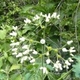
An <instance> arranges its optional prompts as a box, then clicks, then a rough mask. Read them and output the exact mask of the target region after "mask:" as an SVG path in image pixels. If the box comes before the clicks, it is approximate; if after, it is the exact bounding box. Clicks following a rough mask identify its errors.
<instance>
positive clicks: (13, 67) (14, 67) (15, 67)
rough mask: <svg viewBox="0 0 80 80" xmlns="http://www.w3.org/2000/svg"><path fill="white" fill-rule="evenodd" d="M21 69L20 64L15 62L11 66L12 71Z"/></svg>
mask: <svg viewBox="0 0 80 80" xmlns="http://www.w3.org/2000/svg"><path fill="white" fill-rule="evenodd" d="M17 69H20V64H13V65H12V66H11V68H10V71H13V70H17Z"/></svg>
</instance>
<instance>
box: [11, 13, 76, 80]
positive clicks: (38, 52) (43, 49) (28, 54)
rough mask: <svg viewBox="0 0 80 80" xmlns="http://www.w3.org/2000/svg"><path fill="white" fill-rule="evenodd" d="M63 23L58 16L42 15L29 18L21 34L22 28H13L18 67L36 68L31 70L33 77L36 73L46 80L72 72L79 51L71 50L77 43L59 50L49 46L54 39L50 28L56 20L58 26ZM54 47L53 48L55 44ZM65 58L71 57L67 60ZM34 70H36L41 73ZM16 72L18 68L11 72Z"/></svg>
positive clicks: (68, 44)
mask: <svg viewBox="0 0 80 80" xmlns="http://www.w3.org/2000/svg"><path fill="white" fill-rule="evenodd" d="M59 19H60V15H59V14H58V13H57V12H54V13H53V14H50V13H49V14H43V13H40V14H38V15H35V16H34V17H32V18H30V19H28V18H26V19H25V20H24V27H22V29H20V30H19V27H18V26H13V27H12V31H11V32H10V40H11V43H10V47H11V50H10V51H11V55H13V56H14V58H16V59H17V60H18V63H17V65H23V66H24V67H25V66H26V67H27V66H28V65H31V66H33V67H32V68H31V69H30V70H29V74H30V72H32V71H33V72H34V73H35V74H36V72H38V73H39V71H40V74H42V77H43V78H45V77H46V75H47V76H48V74H49V73H50V72H53V73H54V74H56V73H57V74H58V73H60V72H66V70H67V71H68V70H69V69H70V68H71V65H72V63H73V62H74V60H73V57H74V53H75V52H76V50H75V47H73V46H71V44H73V40H69V41H67V42H66V43H65V44H64V45H63V46H62V47H56V48H55V47H53V46H51V45H50V44H49V43H48V42H50V40H51V39H50V40H49V41H48V40H47V35H46V33H47V32H46V31H47V30H48V27H49V25H51V24H52V23H53V21H54V20H55V21H54V22H56V21H58V20H59ZM55 25H56V24H55ZM24 31H25V32H24ZM31 31H33V32H32V34H30V33H31ZM39 31H40V33H39ZM37 32H38V33H37ZM51 44H53V41H52V42H51ZM64 54H66V55H68V56H67V57H65V56H64ZM17 65H16V66H17ZM33 68H36V69H37V71H36V70H35V69H33ZM15 69H17V68H14V66H12V67H11V71H12V70H15ZM18 69H20V68H18ZM43 75H45V77H44V76H43ZM27 76H28V74H27ZM30 80H32V79H30Z"/></svg>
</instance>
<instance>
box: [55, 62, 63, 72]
mask: <svg viewBox="0 0 80 80" xmlns="http://www.w3.org/2000/svg"><path fill="white" fill-rule="evenodd" d="M54 68H55V70H56V71H58V70H62V64H61V63H60V62H59V61H56V63H55V64H54Z"/></svg>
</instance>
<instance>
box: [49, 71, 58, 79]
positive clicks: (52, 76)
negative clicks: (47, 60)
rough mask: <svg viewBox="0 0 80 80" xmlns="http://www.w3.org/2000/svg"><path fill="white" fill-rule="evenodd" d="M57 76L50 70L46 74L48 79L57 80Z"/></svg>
mask: <svg viewBox="0 0 80 80" xmlns="http://www.w3.org/2000/svg"><path fill="white" fill-rule="evenodd" d="M57 77H58V76H56V75H55V74H54V73H51V72H50V73H49V74H48V79H49V80H57Z"/></svg>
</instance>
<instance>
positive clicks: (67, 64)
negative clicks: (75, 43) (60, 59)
mask: <svg viewBox="0 0 80 80" xmlns="http://www.w3.org/2000/svg"><path fill="white" fill-rule="evenodd" d="M70 65H71V63H70V62H69V61H68V60H65V65H64V66H63V67H64V68H66V69H69V66H70Z"/></svg>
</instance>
